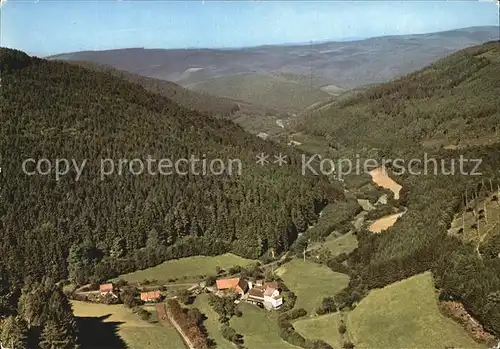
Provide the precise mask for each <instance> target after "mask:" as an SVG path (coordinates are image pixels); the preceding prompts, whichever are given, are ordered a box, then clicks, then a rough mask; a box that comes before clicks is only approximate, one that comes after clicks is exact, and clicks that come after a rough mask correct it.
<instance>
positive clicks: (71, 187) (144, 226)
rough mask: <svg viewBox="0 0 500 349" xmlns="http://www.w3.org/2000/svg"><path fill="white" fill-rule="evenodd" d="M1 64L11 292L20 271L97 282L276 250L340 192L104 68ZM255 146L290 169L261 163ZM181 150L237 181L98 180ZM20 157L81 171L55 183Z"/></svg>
mask: <svg viewBox="0 0 500 349" xmlns="http://www.w3.org/2000/svg"><path fill="white" fill-rule="evenodd" d="M1 64H2V68H3V69H2V70H3V72H4V74H3V76H2V96H1V101H0V104H1V106H2V113H1V125H2V127H1V129H0V151H1V158H2V181H1V185H0V197H1V198H2V201H1V203H0V236H1V243H0V255H1V256H2V258H1V259H0V263H1V265H2V266H3V267H4V270H6V272H7V275H8V277H9V280H10V283H12V284H14V285H19V284H21V283H22V280H23V279H24V278H25V277H26V276H30V277H32V278H33V279H41V278H42V277H43V276H50V277H52V278H53V279H55V280H60V279H64V278H67V277H69V278H70V279H71V280H72V281H73V282H74V283H76V284H82V283H85V282H87V281H89V280H96V281H102V280H105V279H108V278H110V277H113V276H116V275H118V274H121V273H125V272H130V271H133V270H136V269H141V268H145V267H149V266H152V265H155V264H158V263H160V262H162V261H164V260H167V259H171V258H177V257H181V256H188V255H198V254H209V255H210V254H220V253H224V252H228V251H231V252H234V253H236V254H239V255H241V256H245V257H252V258H257V257H259V256H260V255H262V254H263V253H265V252H266V251H267V250H268V249H269V248H273V249H274V250H275V251H277V252H279V251H283V250H285V249H287V248H288V247H289V246H290V244H291V243H293V241H294V240H295V239H296V237H297V235H298V233H299V232H301V231H304V230H305V229H306V228H307V226H308V225H309V224H310V223H311V222H313V221H315V220H316V219H317V214H318V212H319V210H320V209H321V208H322V207H323V206H324V205H325V204H326V203H328V202H333V201H335V200H336V199H342V198H343V194H342V193H341V192H340V191H338V190H335V189H333V188H332V186H331V185H330V184H329V183H328V181H327V180H326V179H324V178H321V177H316V176H310V177H308V176H302V175H301V174H300V166H299V164H298V155H297V154H296V153H294V151H293V150H290V149H284V148H283V149H280V148H276V146H275V145H274V144H271V143H267V142H265V141H262V140H260V139H258V138H256V137H254V136H251V135H249V134H247V133H245V132H244V131H243V130H242V129H241V128H240V127H239V126H237V125H234V124H233V123H231V122H229V121H224V120H217V119H213V118H211V117H206V116H202V115H200V114H199V113H197V112H195V111H190V110H187V109H185V108H183V107H180V106H178V105H177V104H175V103H174V102H172V101H171V100H170V99H167V98H165V97H162V96H159V95H156V94H153V93H151V92H148V91H146V90H145V89H144V88H143V87H141V86H139V85H136V84H132V83H129V82H125V81H123V80H121V79H119V78H117V77H115V76H113V75H111V74H107V73H103V72H98V71H92V70H88V69H84V68H82V67H78V66H75V65H72V64H68V63H63V62H55V61H45V60H40V59H36V58H30V57H28V56H26V55H25V54H23V53H22V52H19V51H13V50H8V49H3V50H2V51H1ZM261 152H265V153H268V154H276V155H277V154H278V152H283V153H284V154H287V155H288V156H289V163H291V164H289V165H284V166H282V167H279V166H278V165H274V164H271V165H268V166H265V167H261V166H260V165H257V164H256V163H255V161H256V155H257V154H260V153H261ZM191 155H193V156H194V157H197V158H203V157H206V158H207V159H208V160H210V159H215V158H220V159H222V160H226V161H227V159H240V160H241V162H242V164H243V167H242V171H241V175H237V174H236V175H235V174H234V173H233V175H229V174H227V173H224V174H222V175H219V176H217V175H210V174H208V175H194V174H192V173H189V174H187V175H176V174H172V175H160V174H157V175H149V174H148V173H143V174H142V175H138V176H137V175H133V174H131V173H129V171H128V170H127V171H124V172H123V174H122V175H121V176H120V175H117V174H116V173H115V174H114V175H112V176H108V177H107V178H104V179H103V180H101V178H100V177H99V171H100V168H99V166H100V163H99V160H100V159H106V158H111V159H116V160H118V159H122V158H125V159H134V158H138V159H146V158H147V157H148V156H150V157H152V158H153V159H163V158H168V159H172V161H175V160H177V159H180V158H189V157H190V156H191ZM26 158H35V159H40V158H48V159H56V158H59V159H63V158H67V159H75V160H77V161H79V162H82V161H83V160H84V159H88V163H87V165H86V167H85V170H84V171H83V173H82V175H81V177H79V178H78V177H77V173H76V172H75V171H74V170H72V171H71V172H70V173H69V175H67V176H64V177H63V178H61V179H60V180H59V181H56V179H55V178H54V176H53V175H52V176H37V175H35V176H27V175H25V174H24V173H22V170H21V164H22V161H23V160H24V159H26ZM271 160H272V158H271ZM77 178H78V180H77Z"/></svg>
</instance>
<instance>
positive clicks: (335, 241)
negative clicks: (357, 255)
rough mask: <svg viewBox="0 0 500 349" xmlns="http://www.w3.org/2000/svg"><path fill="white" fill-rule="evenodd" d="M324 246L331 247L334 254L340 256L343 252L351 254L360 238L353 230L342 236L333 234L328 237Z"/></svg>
mask: <svg viewBox="0 0 500 349" xmlns="http://www.w3.org/2000/svg"><path fill="white" fill-rule="evenodd" d="M323 246H325V247H326V248H328V249H330V251H332V253H333V255H334V256H338V255H339V254H341V253H347V254H349V253H351V252H352V251H354V249H355V248H356V247H358V238H357V237H356V235H354V234H353V233H352V232H350V233H347V234H345V235H342V236H340V237H337V236H335V235H331V236H329V237H327V238H326V241H325V242H324V243H323Z"/></svg>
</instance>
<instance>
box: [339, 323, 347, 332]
mask: <svg viewBox="0 0 500 349" xmlns="http://www.w3.org/2000/svg"><path fill="white" fill-rule="evenodd" d="M346 331H347V327H346V326H345V324H344V322H343V321H342V322H341V323H340V325H339V333H340V334H344V333H346Z"/></svg>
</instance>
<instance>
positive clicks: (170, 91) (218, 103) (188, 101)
mask: <svg viewBox="0 0 500 349" xmlns="http://www.w3.org/2000/svg"><path fill="white" fill-rule="evenodd" d="M70 62H71V63H75V64H78V65H80V66H82V67H84V68H88V69H92V70H97V71H102V72H107V73H110V74H112V75H114V76H117V77H119V78H122V79H125V80H128V81H130V82H133V83H136V84H139V85H141V86H143V87H144V88H146V89H147V90H148V91H151V92H154V93H158V94H160V95H162V96H165V97H168V98H171V99H172V100H173V101H174V102H176V103H178V104H179V105H182V106H183V107H185V108H187V109H191V110H197V111H199V112H201V113H207V114H208V115H210V116H216V117H230V116H231V114H233V113H235V112H236V111H238V110H239V107H238V102H236V101H231V100H228V99H225V98H218V97H216V96H213V95H209V94H205V93H198V92H196V91H189V90H186V89H185V88H184V87H182V86H180V85H178V84H176V83H174V82H171V81H166V80H159V79H153V78H148V77H145V76H141V75H138V74H134V73H130V72H127V71H125V70H118V69H115V68H113V67H111V66H107V65H103V64H97V63H92V62H85V61H70Z"/></svg>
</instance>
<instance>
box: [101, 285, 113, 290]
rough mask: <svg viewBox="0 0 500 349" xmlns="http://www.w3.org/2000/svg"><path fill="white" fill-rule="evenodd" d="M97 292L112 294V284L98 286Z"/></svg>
mask: <svg viewBox="0 0 500 349" xmlns="http://www.w3.org/2000/svg"><path fill="white" fill-rule="evenodd" d="M99 291H100V292H112V291H113V284H102V285H99Z"/></svg>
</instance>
